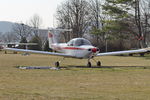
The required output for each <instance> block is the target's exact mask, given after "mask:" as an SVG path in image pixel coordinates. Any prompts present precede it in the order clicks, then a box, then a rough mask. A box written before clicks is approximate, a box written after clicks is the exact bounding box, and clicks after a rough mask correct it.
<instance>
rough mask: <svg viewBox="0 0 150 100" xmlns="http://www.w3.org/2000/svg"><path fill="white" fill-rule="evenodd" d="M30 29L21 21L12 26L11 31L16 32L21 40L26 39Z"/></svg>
mask: <svg viewBox="0 0 150 100" xmlns="http://www.w3.org/2000/svg"><path fill="white" fill-rule="evenodd" d="M31 31H32V30H31V27H29V26H28V25H25V24H23V23H20V24H18V23H16V24H15V25H14V26H13V33H14V34H16V35H17V37H18V38H19V39H20V40H22V39H23V38H25V39H28V38H29V36H30V35H31Z"/></svg>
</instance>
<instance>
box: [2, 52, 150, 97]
mask: <svg viewBox="0 0 150 100" xmlns="http://www.w3.org/2000/svg"><path fill="white" fill-rule="evenodd" d="M59 59H61V57H57V56H49V55H37V54H36V55H35V54H31V55H30V56H22V55H21V54H12V53H11V52H10V53H8V54H4V52H0V100H20V99H21V100H150V55H146V57H139V56H134V57H129V56H105V57H98V58H96V59H97V60H100V61H101V62H102V68H96V67H94V68H87V67H86V64H87V60H81V59H71V58H69V59H66V60H65V61H63V62H62V63H61V66H62V69H60V70H49V69H42V70H41V69H35V70H34V69H33V70H24V69H18V68H17V67H18V66H54V62H56V61H57V60H59ZM92 63H93V66H96V64H95V63H94V62H92Z"/></svg>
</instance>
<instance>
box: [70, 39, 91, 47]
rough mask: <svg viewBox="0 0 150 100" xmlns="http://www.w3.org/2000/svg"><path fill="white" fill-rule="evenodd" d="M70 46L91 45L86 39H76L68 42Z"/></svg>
mask: <svg viewBox="0 0 150 100" xmlns="http://www.w3.org/2000/svg"><path fill="white" fill-rule="evenodd" d="M68 45H69V46H81V45H91V43H90V41H88V40H86V39H84V38H76V39H73V40H70V41H69V42H68Z"/></svg>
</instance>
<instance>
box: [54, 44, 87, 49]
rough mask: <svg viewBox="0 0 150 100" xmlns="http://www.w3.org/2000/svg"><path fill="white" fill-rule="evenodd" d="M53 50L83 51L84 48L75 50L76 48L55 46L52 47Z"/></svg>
mask: <svg viewBox="0 0 150 100" xmlns="http://www.w3.org/2000/svg"><path fill="white" fill-rule="evenodd" d="M52 47H53V49H55V50H63V49H66V50H85V48H77V47H60V46H56V45H52Z"/></svg>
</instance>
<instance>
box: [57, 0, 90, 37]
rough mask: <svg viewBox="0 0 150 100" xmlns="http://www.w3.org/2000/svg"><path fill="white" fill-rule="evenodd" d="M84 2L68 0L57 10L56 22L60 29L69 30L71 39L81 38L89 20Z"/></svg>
mask: <svg viewBox="0 0 150 100" xmlns="http://www.w3.org/2000/svg"><path fill="white" fill-rule="evenodd" d="M88 5H89V4H88V2H87V1H86V0H68V1H67V2H65V3H64V4H62V5H61V6H59V7H58V9H57V20H58V23H59V26H60V27H62V28H68V29H69V28H71V29H72V33H73V34H72V36H71V37H82V36H83V34H84V33H85V32H86V30H87V27H88V24H89V22H90V20H91V17H90V16H89V14H90V13H89V9H90V8H89V6H88Z"/></svg>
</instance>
